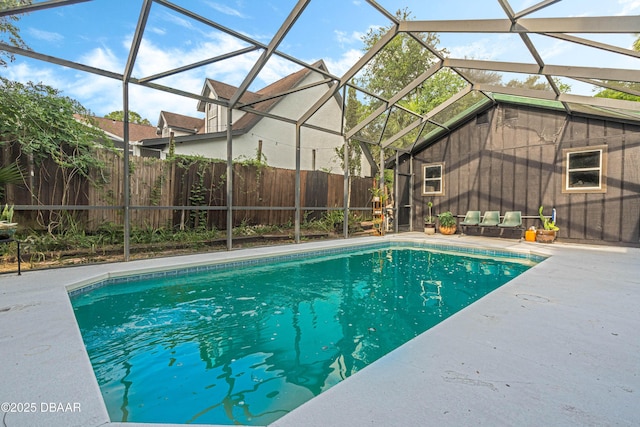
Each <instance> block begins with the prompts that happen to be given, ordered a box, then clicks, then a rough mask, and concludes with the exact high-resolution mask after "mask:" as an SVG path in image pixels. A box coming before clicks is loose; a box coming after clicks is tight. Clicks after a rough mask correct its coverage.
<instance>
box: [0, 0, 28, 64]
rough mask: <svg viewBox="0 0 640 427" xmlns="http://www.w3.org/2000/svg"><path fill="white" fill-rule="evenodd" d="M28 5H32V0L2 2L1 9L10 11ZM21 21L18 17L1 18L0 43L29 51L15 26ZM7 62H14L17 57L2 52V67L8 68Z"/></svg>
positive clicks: (0, 2) (0, 54)
mask: <svg viewBox="0 0 640 427" xmlns="http://www.w3.org/2000/svg"><path fill="white" fill-rule="evenodd" d="M27 4H31V0H0V9H3V10H4V9H10V8H12V7H17V6H24V5H27ZM19 19H20V17H19V16H17V15H10V16H2V17H0V41H2V42H3V43H7V44H10V45H13V46H16V47H19V48H22V49H28V48H29V47H28V46H27V45H26V43H25V42H24V40H22V37H20V29H19V28H18V27H16V26H15V25H14V23H15V22H17V21H18V20H19ZM7 60H8V61H9V62H13V61H14V60H15V57H14V56H13V54H11V53H9V52H6V51H4V50H0V66H2V67H6V66H7Z"/></svg>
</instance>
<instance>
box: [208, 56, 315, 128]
mask: <svg viewBox="0 0 640 427" xmlns="http://www.w3.org/2000/svg"><path fill="white" fill-rule="evenodd" d="M312 66H313V67H315V68H319V69H323V70H327V67H326V66H325V64H324V61H322V60H320V61H317V62H315V63H314V64H312ZM311 72H313V71H312V70H311V69H309V68H302V69H300V70H299V71H296V72H295V73H292V74H289V75H288V76H285V77H283V78H281V79H280V80H278V81H276V82H273V83H271V84H270V85H268V86H266V87H264V88H262V89H260V90H259V91H257V92H251V91H246V92H245V93H244V94H243V95H242V97H241V98H240V103H255V104H254V105H253V108H254V109H255V110H257V111H260V112H263V113H267V112H269V111H271V109H273V107H274V106H275V105H277V103H278V102H279V101H280V100H281V99H282V97H277V98H271V97H272V96H274V95H277V94H279V93H283V92H285V91H287V90H290V89H293V88H295V87H296V86H297V85H299V84H300V82H302V81H303V80H304V79H305V77H307V76H308V75H309V74H310V73H311ZM237 90H238V88H237V87H235V86H232V85H229V84H227V83H223V82H220V81H217V80H213V79H207V81H206V82H205V85H204V88H203V91H202V95H203V96H205V97H209V96H210V95H211V93H212V92H213V93H215V95H216V96H217V97H218V98H219V99H224V100H230V99H231V98H232V97H233V95H234V94H235V92H236V91H237ZM261 99H265V101H263V102H260V100H261ZM198 111H204V103H203V102H202V101H200V102H198ZM262 117H263V116H261V115H257V114H252V113H246V114H245V115H243V116H242V117H241V118H240V119H239V120H237V121H236V122H235V123H234V124H233V130H238V131H248V130H249V129H251V128H252V127H253V126H255V125H256V124H257V123H258V122H259V121H260V120H261V119H262Z"/></svg>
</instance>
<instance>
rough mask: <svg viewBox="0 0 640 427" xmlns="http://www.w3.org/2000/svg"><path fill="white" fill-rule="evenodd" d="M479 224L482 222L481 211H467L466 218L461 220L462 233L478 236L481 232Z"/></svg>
mask: <svg viewBox="0 0 640 427" xmlns="http://www.w3.org/2000/svg"><path fill="white" fill-rule="evenodd" d="M478 224H480V211H467V214H466V215H465V216H464V219H463V220H462V221H460V228H461V229H462V234H468V235H470V236H477V235H478V234H480V227H479V226H478Z"/></svg>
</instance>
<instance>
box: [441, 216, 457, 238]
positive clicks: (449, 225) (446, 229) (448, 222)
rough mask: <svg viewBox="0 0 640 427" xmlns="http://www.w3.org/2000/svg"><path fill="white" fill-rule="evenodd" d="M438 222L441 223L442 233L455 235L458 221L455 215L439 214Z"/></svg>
mask: <svg viewBox="0 0 640 427" xmlns="http://www.w3.org/2000/svg"><path fill="white" fill-rule="evenodd" d="M438 222H439V223H440V228H439V230H440V233H442V234H454V233H455V232H456V226H457V224H458V223H457V221H456V218H455V217H454V216H453V214H452V213H451V212H449V211H447V212H443V213H441V214H438Z"/></svg>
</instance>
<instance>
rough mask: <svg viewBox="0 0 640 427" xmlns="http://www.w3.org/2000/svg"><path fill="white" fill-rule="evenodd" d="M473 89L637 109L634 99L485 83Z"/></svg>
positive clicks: (596, 105) (604, 106) (603, 106)
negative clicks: (558, 93)
mask: <svg viewBox="0 0 640 427" xmlns="http://www.w3.org/2000/svg"><path fill="white" fill-rule="evenodd" d="M474 89H476V90H480V91H483V92H492V93H502V94H505V95H515V96H522V97H528V98H537V99H545V100H549V101H560V102H569V103H574V104H583V105H592V106H595V107H602V108H614V109H621V110H631V111H638V102H636V101H625V100H620V99H612V98H595V97H591V96H584V95H571V94H568V93H562V94H560V95H558V96H556V95H555V93H553V92H549V91H544V90H535V89H525V88H516V87H503V86H492V85H485V84H477V85H474Z"/></svg>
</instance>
